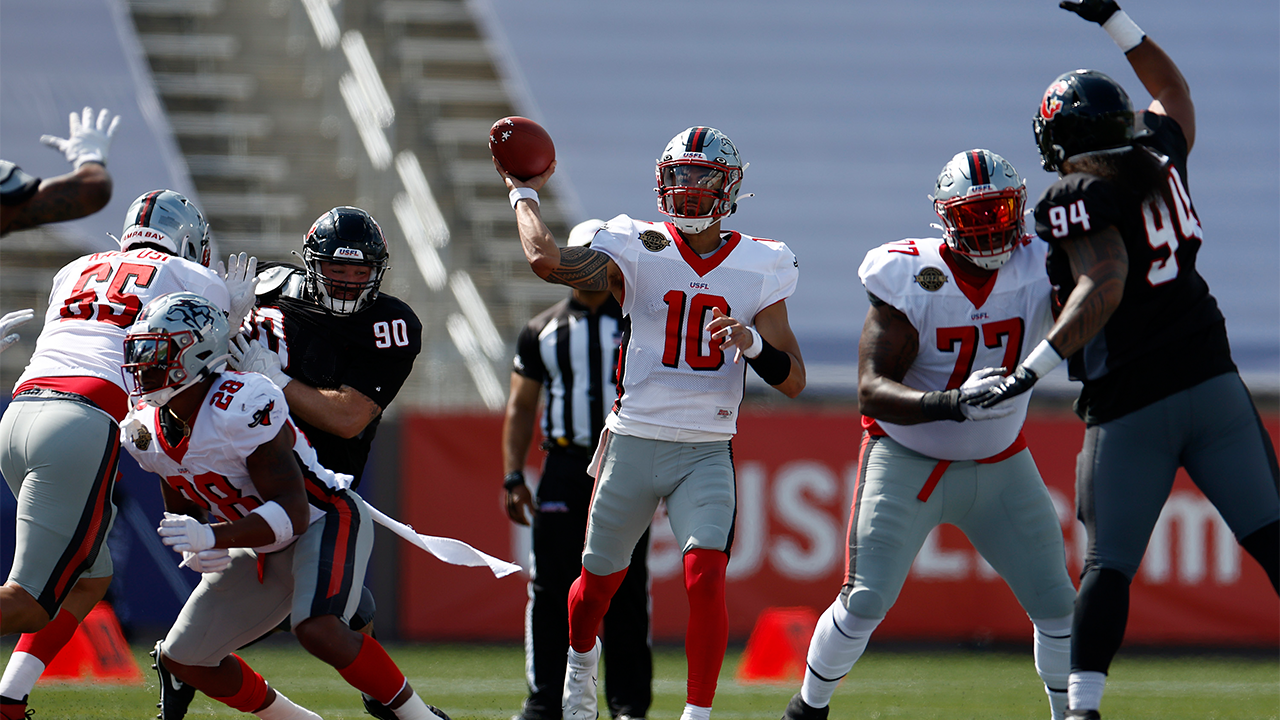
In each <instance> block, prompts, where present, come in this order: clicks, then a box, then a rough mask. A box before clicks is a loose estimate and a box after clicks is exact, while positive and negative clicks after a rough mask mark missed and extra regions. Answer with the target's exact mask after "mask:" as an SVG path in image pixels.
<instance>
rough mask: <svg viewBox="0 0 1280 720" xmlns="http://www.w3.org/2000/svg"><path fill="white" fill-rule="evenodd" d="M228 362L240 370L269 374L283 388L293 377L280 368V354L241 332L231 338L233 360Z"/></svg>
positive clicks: (270, 378) (268, 377) (272, 380)
mask: <svg viewBox="0 0 1280 720" xmlns="http://www.w3.org/2000/svg"><path fill="white" fill-rule="evenodd" d="M228 364H230V365H231V367H232V368H234V369H236V370H239V371H240V372H256V373H262V374H263V375H266V376H267V379H269V380H270V381H271V382H273V383H275V384H276V387H278V388H280V389H281V390H283V389H284V386H285V385H288V384H289V381H290V380H292V379H293V378H291V377H289V376H288V375H287V374H286V373H285V371H284V370H282V369H281V368H280V356H279V355H277V354H275V353H273V352H271V351H270V350H268V349H267V348H266V346H265V345H263V344H262V343H260V342H257V341H254V340H250V339H249V337H248V336H247V335H245V334H244V333H241V334H239V335H236V336H235V337H233V338H231V360H230V361H228Z"/></svg>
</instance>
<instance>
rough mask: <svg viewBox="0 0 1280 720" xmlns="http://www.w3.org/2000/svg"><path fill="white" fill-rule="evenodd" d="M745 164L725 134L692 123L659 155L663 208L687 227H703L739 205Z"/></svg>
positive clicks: (689, 229)
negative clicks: (692, 125) (706, 204)
mask: <svg viewBox="0 0 1280 720" xmlns="http://www.w3.org/2000/svg"><path fill="white" fill-rule="evenodd" d="M745 169H746V166H744V165H743V164H742V158H741V157H739V156H738V149H737V148H736V147H734V145H733V142H732V141H730V140H729V138H728V137H726V136H725V134H724V133H722V132H720V131H719V130H716V129H715V128H709V127H691V128H689V129H688V130H685V131H684V132H682V133H680V134H679V135H676V136H675V137H673V138H671V142H669V143H667V147H666V149H665V150H663V151H662V157H660V158H658V167H657V171H656V173H655V174H656V175H657V178H658V187H657V191H658V209H659V210H661V211H662V213H663V214H664V215H668V216H670V217H671V222H672V223H673V224H674V225H675V226H676V227H677V228H679V229H680V231H681V232H687V233H699V232H702V231H703V230H706V229H707V228H709V227H711V225H712V224H713V223H716V222H719V221H720V220H723V219H724V218H727V217H729V216H730V215H731V214H733V211H734V210H736V209H737V201H738V190H739V189H741V187H742V171H743V170H745ZM706 199H709V200H710V201H711V202H710V207H708V208H705V209H704V207H703V205H704V203H703V201H704V200H706Z"/></svg>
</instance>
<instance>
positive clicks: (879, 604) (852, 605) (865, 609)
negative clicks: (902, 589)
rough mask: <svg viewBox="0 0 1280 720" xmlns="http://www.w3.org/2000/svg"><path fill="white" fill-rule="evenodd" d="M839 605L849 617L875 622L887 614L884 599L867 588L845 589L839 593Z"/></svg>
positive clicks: (887, 609) (887, 610)
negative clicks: (853, 616)
mask: <svg viewBox="0 0 1280 720" xmlns="http://www.w3.org/2000/svg"><path fill="white" fill-rule="evenodd" d="M839 601H840V603H841V604H842V605H844V607H845V609H846V610H848V611H849V614H850V615H855V616H857V617H859V618H864V619H867V620H875V621H876V622H879V621H881V620H883V619H884V616H885V614H886V613H887V612H889V608H887V607H885V606H884V598H882V597H880V593H878V592H876V591H874V590H870V589H868V588H858V589H857V590H854V589H853V588H849V587H846V588H844V589H843V590H841V591H840V600H839Z"/></svg>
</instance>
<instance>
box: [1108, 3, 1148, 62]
mask: <svg viewBox="0 0 1280 720" xmlns="http://www.w3.org/2000/svg"><path fill="white" fill-rule="evenodd" d="M1102 29H1103V30H1106V31H1107V34H1108V35H1110V36H1111V39H1112V40H1114V41H1115V42H1116V45H1117V46H1119V48H1120V50H1121V52H1129V51H1130V50H1132V49H1134V48H1136V47H1138V45H1139V44H1141V43H1142V39H1143V38H1145V37H1146V36H1147V34H1146V33H1144V32H1142V28H1140V27H1138V24H1137V23H1135V22H1134V21H1132V20H1130V19H1129V15H1128V14H1127V13H1125V11H1123V10H1117V11H1115V12H1114V13H1112V14H1111V17H1109V18H1107V21H1106V22H1105V23H1103V24H1102Z"/></svg>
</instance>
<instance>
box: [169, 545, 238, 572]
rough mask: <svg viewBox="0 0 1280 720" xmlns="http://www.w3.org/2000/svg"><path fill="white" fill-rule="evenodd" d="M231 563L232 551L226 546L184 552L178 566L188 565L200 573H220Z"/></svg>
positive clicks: (187, 566)
mask: <svg viewBox="0 0 1280 720" xmlns="http://www.w3.org/2000/svg"><path fill="white" fill-rule="evenodd" d="M230 565H231V551H230V550H227V549H226V548H213V549H212V550H201V551H200V552H198V553H193V552H184V553H182V562H181V563H179V564H178V567H186V568H191V569H192V570H195V571H196V572H198V573H202V574H203V573H220V572H222V571H223V570H226V569H227V568H228V567H229V566H230Z"/></svg>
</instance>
